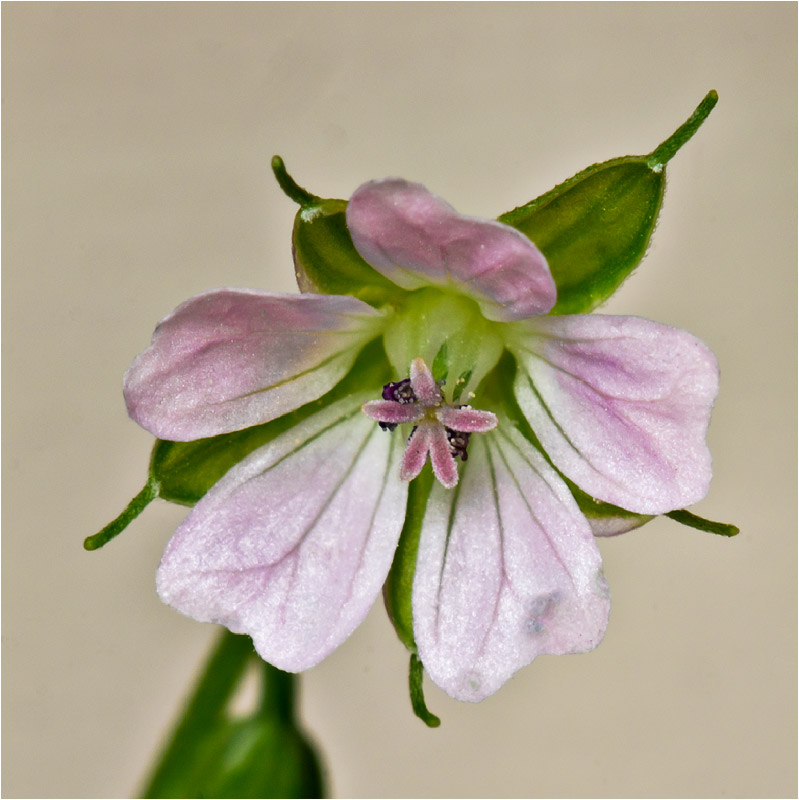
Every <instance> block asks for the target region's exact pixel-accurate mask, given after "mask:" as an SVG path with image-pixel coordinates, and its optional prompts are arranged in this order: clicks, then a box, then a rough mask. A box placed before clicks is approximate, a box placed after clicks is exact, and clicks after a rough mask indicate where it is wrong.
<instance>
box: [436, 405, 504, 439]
mask: <svg viewBox="0 0 799 800" xmlns="http://www.w3.org/2000/svg"><path fill="white" fill-rule="evenodd" d="M436 416H437V417H438V419H439V420H440V421H441V424H442V425H445V426H446V427H447V428H451V429H452V430H453V431H463V432H464V433H484V432H485V431H491V430H494V428H496V427H497V415H496V414H494V413H492V412H491V411H479V410H477V409H476V408H451V407H449V406H444V407H442V408H440V409H439V410H438V411H437V412H436Z"/></svg>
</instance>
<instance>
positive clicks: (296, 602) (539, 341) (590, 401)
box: [125, 179, 718, 701]
mask: <svg viewBox="0 0 799 800" xmlns="http://www.w3.org/2000/svg"><path fill="white" fill-rule="evenodd" d="M346 220H347V226H348V229H349V233H350V235H351V237H352V241H353V243H354V245H355V247H356V249H357V251H358V252H359V253H360V255H361V256H362V257H363V259H364V260H365V261H366V262H367V263H368V264H369V265H371V267H372V268H373V269H374V270H376V271H377V273H379V274H380V275H382V276H384V278H387V279H388V280H389V281H391V282H392V283H393V284H394V285H396V287H397V291H396V294H395V295H394V296H393V300H392V302H390V303H385V304H383V305H379V304H377V305H378V306H379V307H372V306H370V305H368V304H367V303H366V302H363V301H362V300H359V299H356V298H355V297H349V296H334V295H314V294H300V295H284V294H275V293H268V292H258V291H253V290H236V289H220V290H216V291H212V292H207V293H205V294H201V295H199V296H197V297H195V298H193V299H191V300H188V301H187V302H186V303H184V304H183V305H181V306H179V307H178V308H177V309H176V310H175V311H174V312H173V313H172V314H171V315H169V316H168V317H167V318H166V319H164V320H163V321H162V322H161V323H160V324H159V326H158V327H157V328H156V331H155V334H154V336H153V341H152V344H151V346H150V347H149V348H148V349H147V350H145V351H144V352H143V353H142V354H141V355H140V356H139V357H138V358H137V359H136V360H135V361H134V363H133V365H132V366H131V368H130V369H129V370H128V373H127V375H126V378H125V398H126V402H127V406H128V410H129V413H130V415H131V417H133V419H135V420H136V421H137V422H139V423H140V424H141V425H143V426H144V427H145V428H147V430H149V431H151V432H152V433H154V434H155V435H156V436H158V437H160V438H162V439H171V440H178V441H186V440H193V439H199V438H203V437H209V436H215V435H218V434H222V433H227V432H231V431H236V430H240V429H243V428H246V427H248V426H252V425H258V424H260V423H263V422H266V421H268V420H272V419H275V418H277V417H280V416H282V415H284V414H286V413H288V412H291V411H292V410H294V409H297V408H299V407H300V406H305V405H306V404H309V403H312V402H313V401H317V400H318V399H319V398H322V397H323V396H324V395H325V394H326V393H327V392H328V391H330V390H331V389H333V388H334V387H335V386H336V385H337V384H339V382H340V381H342V379H344V378H345V376H348V374H349V376H350V377H354V378H355V385H356V387H357V388H356V390H354V391H352V392H350V393H349V394H346V395H345V396H343V397H338V398H337V399H335V400H334V401H331V402H329V403H325V402H320V405H319V410H316V411H314V413H310V414H308V415H306V416H304V417H303V418H302V420H301V421H300V422H299V423H298V424H297V425H295V426H294V427H291V428H289V429H288V430H286V431H284V432H283V433H281V434H280V435H278V436H277V437H276V438H274V439H272V440H271V441H269V442H268V443H267V444H265V445H263V446H262V447H261V448H260V449H257V450H255V451H254V452H252V453H250V455H248V456H247V457H245V458H244V459H243V460H242V461H241V462H240V463H238V464H237V465H236V466H234V467H233V468H232V469H230V471H229V472H228V473H227V474H226V475H225V476H224V477H223V478H222V479H221V480H219V481H218V483H216V484H215V485H214V486H213V487H212V488H211V490H210V491H209V492H208V493H207V494H206V495H205V497H204V498H203V499H201V500H200V501H199V502H198V503H197V504H196V506H195V507H194V509H193V510H192V511H191V513H190V514H189V515H188V517H187V518H186V520H185V521H184V522H183V524H182V525H181V526H180V527H179V528H178V530H177V532H176V533H175V535H174V536H173V538H172V540H171V541H170V543H169V545H168V546H167V548H166V551H165V553H164V556H163V559H162V562H161V565H160V568H159V570H158V577H157V586H158V592H159V594H160V596H161V598H162V599H163V600H164V601H165V602H167V603H169V604H170V605H172V606H174V607H175V608H177V609H178V610H180V611H182V612H183V613H185V614H188V615H189V616H191V617H194V618H195V619H198V620H202V621H208V622H217V623H221V624H223V625H226V626H227V627H228V628H229V629H230V630H232V631H234V632H244V633H248V634H249V635H251V636H252V638H253V641H254V644H255V647H256V649H257V651H258V652H259V653H260V655H261V656H262V657H263V658H264V659H265V660H267V661H269V662H271V663H272V664H274V665H275V666H277V667H279V668H281V669H284V670H288V671H293V672H295V671H300V670H304V669H307V668H309V667H312V666H314V665H315V664H316V663H318V662H319V661H320V660H321V659H323V658H324V657H325V656H327V655H328V654H329V653H330V652H331V651H332V650H334V649H335V648H336V647H337V646H338V645H339V644H341V643H342V642H343V641H344V640H345V639H346V638H347V637H348V636H349V635H350V633H351V632H352V631H353V630H354V628H355V627H356V626H357V625H358V624H359V623H360V622H361V621H362V620H363V618H364V617H365V615H366V613H367V612H368V610H369V608H370V607H371V605H372V604H373V602H374V600H375V599H376V598H377V596H378V595H379V593H380V589H381V586H382V585H383V583H384V581H385V580H386V576H387V574H388V572H389V568H390V567H391V564H392V559H393V557H394V553H395V550H396V548H397V543H398V541H399V538H400V533H401V531H402V528H403V522H404V519H405V514H406V503H407V499H408V486H409V483H410V482H411V481H413V480H417V479H418V478H417V476H419V474H420V472H421V471H422V470H423V468H424V465H425V463H426V461H427V460H428V459H429V460H430V462H431V464H432V469H433V473H434V475H435V477H436V479H437V481H436V482H435V483H434V485H433V487H432V489H431V491H430V494H429V498H428V499H427V503H426V506H425V510H424V517H423V522H422V527H421V535H420V539H419V544H418V554H417V559H416V568H415V573H414V577H413V589H412V598H411V600H412V603H411V604H412V617H413V639H414V642H415V647H416V648H417V651H418V656H419V658H420V659H421V661H422V663H423V665H424V668H425V670H426V671H427V672H428V674H429V675H430V677H431V678H432V680H433V681H435V682H436V683H437V684H438V685H439V686H440V687H442V688H443V689H444V690H445V691H447V692H448V693H449V694H450V695H451V696H452V697H455V698H457V699H460V700H469V701H478V700H481V699H483V698H484V697H486V696H487V695H490V694H491V693H493V692H494V691H496V690H497V689H498V688H499V687H500V686H501V685H502V684H503V683H504V682H505V681H506V680H507V679H508V678H509V677H510V676H511V675H512V674H513V673H514V672H516V671H517V670H518V669H519V668H520V667H522V666H524V665H526V664H528V663H530V662H531V661H532V660H533V659H534V658H535V657H536V656H537V655H540V654H542V653H553V654H563V653H576V652H584V651H587V650H590V649H592V648H594V647H596V645H597V644H598V643H599V642H600V640H601V639H602V636H603V634H604V631H605V627H606V624H607V619H608V611H609V594H608V590H607V585H606V583H605V580H604V577H603V575H602V569H601V559H600V555H599V551H598V549H597V546H596V544H595V542H594V537H593V535H592V531H591V528H590V526H589V524H588V522H587V520H586V518H585V517H584V516H583V514H582V513H581V512H580V510H579V508H578V506H577V504H576V502H575V500H574V498H573V496H572V493H571V492H570V490H569V488H568V486H567V484H566V482H565V481H564V477H563V476H565V478H568V479H569V480H570V481H572V482H573V483H574V484H576V485H577V486H579V487H580V488H581V489H582V490H583V491H584V492H586V493H587V494H588V495H590V496H592V497H594V498H596V499H597V500H600V501H604V502H608V503H612V504H614V505H617V506H620V507H622V508H623V509H627V510H629V511H632V512H636V513H640V514H646V515H655V514H663V513H666V512H670V511H672V510H674V509H679V508H682V507H684V506H686V505H689V504H691V503H694V502H696V501H698V500H700V499H701V498H702V497H703V496H704V495H705V494H706V492H707V489H708V485H709V481H710V477H711V464H710V455H709V452H708V449H707V446H706V444H705V435H706V431H707V426H708V423H709V419H710V412H711V408H712V405H713V402H714V399H715V396H716V393H717V388H718V370H717V366H716V362H715V359H714V357H713V355H712V353H711V352H710V350H709V349H708V348H707V347H706V346H705V345H704V344H702V342H700V341H699V340H697V339H696V338H694V337H693V336H691V335H690V334H688V333H686V332H684V331H681V330H678V329H675V328H672V327H668V326H666V325H660V324H657V323H654V322H649V321H647V320H644V319H639V318H636V317H614V316H602V315H572V316H548V315H547V312H548V311H549V310H550V309H551V308H552V306H553V305H554V303H555V300H556V287H555V283H554V281H553V279H552V276H551V274H550V270H549V267H548V265H547V262H546V259H545V258H544V256H543V255H542V253H541V252H540V251H539V250H538V249H537V248H536V246H535V245H534V244H533V243H532V242H531V241H530V240H529V239H528V238H526V237H525V236H524V235H523V234H521V233H520V232H518V231H517V230H515V229H513V228H511V227H509V226H507V225H503V224H500V223H498V222H492V221H487V220H480V219H474V218H470V217H464V216H461V215H460V214H458V213H456V212H455V211H454V210H453V209H452V208H451V207H450V206H449V205H447V204H446V203H445V202H444V201H443V200H441V199H439V198H438V197H436V196H434V195H433V194H431V193H430V192H428V191H427V190H426V189H425V188H424V187H423V186H421V185H418V184H414V183H409V182H407V181H403V180H398V179H389V180H383V181H374V182H370V183H367V184H365V185H363V186H361V187H360V188H359V189H358V190H357V191H356V192H355V194H354V195H353V197H352V198H351V200H350V202H349V205H348V206H347V216H346ZM375 340H379V341H380V343H381V344H382V348H383V349H382V350H381V351H380V355H379V356H378V357H377V358H379V359H383V358H384V359H385V360H386V363H387V364H388V365H390V368H388V371H389V373H390V376H391V377H390V378H389V379H388V380H387V381H385V382H383V381H377V382H375V381H374V379H373V378H368V379H367V378H366V377H365V378H364V381H363V383H362V385H360V384H358V375H359V374H360V373H352V372H351V371H352V370H353V365H354V364H355V363H356V359H357V358H358V356H359V354H360V353H361V352H362V351H363V350H364V348H365V347H366V346H367V345H369V344H370V343H371V342H374V341H375ZM383 352H384V353H385V356H383V355H382V353H383ZM511 357H512V360H510V359H511ZM508 363H510V364H511V365H512V368H511V369H510V370H508V369H507V364H508ZM363 374H364V376H366V375H371V374H372V373H369V372H364V373H363ZM467 458H468V460H467Z"/></svg>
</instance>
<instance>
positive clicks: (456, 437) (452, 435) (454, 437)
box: [447, 428, 471, 461]
mask: <svg viewBox="0 0 799 800" xmlns="http://www.w3.org/2000/svg"><path fill="white" fill-rule="evenodd" d="M470 436H471V434H470V433H466V432H465V431H453V430H452V428H447V442H448V443H449V451H450V453H452V457H453V458H457V457H458V456H460V457H461V461H466V459H467V458H468V457H469V456H468V455H467V453H466V448H467V447H468V446H469V437H470Z"/></svg>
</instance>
